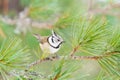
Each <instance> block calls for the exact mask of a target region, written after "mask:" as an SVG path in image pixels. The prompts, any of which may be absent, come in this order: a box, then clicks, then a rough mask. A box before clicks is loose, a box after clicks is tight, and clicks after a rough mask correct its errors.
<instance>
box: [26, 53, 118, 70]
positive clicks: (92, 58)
mask: <svg viewBox="0 0 120 80" xmlns="http://www.w3.org/2000/svg"><path fill="white" fill-rule="evenodd" d="M75 52H76V51H74V53H75ZM72 53H73V51H72ZM74 53H73V54H74ZM117 53H119V54H120V51H113V52H108V53H105V54H103V55H99V56H75V55H69V56H52V57H47V58H45V59H40V60H37V61H35V62H33V63H31V64H30V65H28V69H30V68H31V67H33V66H35V65H37V64H40V63H42V62H46V61H55V60H61V59H63V58H64V59H66V60H69V59H71V60H99V59H102V58H105V57H110V56H111V55H113V54H117Z"/></svg>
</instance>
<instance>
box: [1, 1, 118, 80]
mask: <svg viewBox="0 0 120 80" xmlns="http://www.w3.org/2000/svg"><path fill="white" fill-rule="evenodd" d="M76 18H77V19H76ZM84 18H85V19H87V21H88V23H89V22H92V23H94V19H95V20H97V19H98V22H99V21H101V20H102V21H103V22H105V23H107V25H106V27H108V29H109V30H111V29H110V28H112V29H114V27H115V26H119V25H120V1H119V0H0V46H2V43H3V41H4V40H5V39H8V38H13V39H14V37H17V38H18V39H21V40H22V44H21V45H22V46H27V48H28V49H29V53H30V55H31V59H30V63H32V62H34V61H35V60H38V59H40V56H41V54H42V51H41V49H40V47H39V43H38V41H37V40H36V38H35V37H34V36H33V34H36V33H37V34H40V35H42V36H49V35H51V30H54V31H55V32H56V33H58V34H60V35H61V36H62V37H63V39H64V40H65V41H66V43H65V44H63V45H62V47H61V49H60V50H59V51H58V52H57V54H58V55H68V54H69V53H70V51H71V50H72V48H73V47H74V46H75V45H76V42H74V44H72V43H69V42H70V41H71V40H70V39H69V38H67V37H69V36H71V35H72V34H71V32H72V31H71V29H70V28H71V27H74V26H77V25H82V24H84V22H83V20H84ZM75 20H80V23H76V24H75V23H74V22H75ZM100 24H101V23H100ZM87 25H88V26H89V25H91V24H87ZM94 25H97V24H94ZM94 25H93V26H94ZM75 28H76V29H78V30H79V29H80V28H79V27H75ZM111 32H112V31H111ZM118 32H120V31H118ZM107 37H108V36H107ZM66 38H67V39H66ZM69 40H70V41H69ZM86 46H89V45H85V47H83V48H85V49H86V48H87V47H86ZM93 46H94V45H93ZM95 46H96V45H95ZM97 47H99V46H97ZM88 50H90V49H88ZM119 50H120V48H119ZM90 51H91V52H92V49H91V50H90ZM93 52H95V51H93ZM79 53H80V54H79ZM100 53H101V52H100V51H98V53H97V55H99V54H100ZM76 55H82V56H89V55H90V54H89V53H87V52H77V54H76ZM60 62H61V61H59V60H58V61H53V62H49V61H48V62H43V63H41V64H38V65H36V66H35V67H34V68H33V71H38V72H40V73H42V74H44V75H50V74H52V73H54V71H55V70H54V69H55V67H56V66H58V65H60V64H59V63H60ZM72 65H73V67H72ZM70 66H71V67H70ZM69 67H70V69H69ZM74 68H75V69H74ZM76 68H77V70H76ZM119 68H120V67H119ZM67 69H68V74H70V73H71V72H73V73H71V75H70V76H69V75H68V76H67V78H64V77H63V78H61V79H58V80H119V79H118V78H115V79H114V78H113V77H114V76H113V77H112V76H111V77H110V76H109V75H108V74H107V73H104V69H101V67H100V65H99V64H98V62H97V61H94V60H80V61H71V60H70V61H69V60H68V61H65V66H64V68H63V71H64V70H67ZM72 69H73V71H72ZM66 73H67V72H66ZM53 75H54V74H53ZM53 75H52V76H53ZM69 77H70V78H69ZM0 80H1V79H0ZM11 80H20V79H17V78H12V79H11ZM23 80H24V79H23ZM25 80H26V79H25ZM33 80H44V79H39V78H34V79H33ZM51 80H52V79H51ZM54 80H55V79H54Z"/></svg>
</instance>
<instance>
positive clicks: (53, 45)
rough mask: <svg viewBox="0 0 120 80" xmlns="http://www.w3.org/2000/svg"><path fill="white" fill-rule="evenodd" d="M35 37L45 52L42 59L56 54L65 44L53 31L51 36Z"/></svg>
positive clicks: (36, 35) (35, 35)
mask: <svg viewBox="0 0 120 80" xmlns="http://www.w3.org/2000/svg"><path fill="white" fill-rule="evenodd" d="M34 37H35V38H36V39H37V40H38V42H39V45H40V48H41V50H42V51H43V54H42V57H41V58H42V59H44V58H46V57H48V56H49V55H50V54H55V53H56V52H57V51H58V50H59V49H60V48H61V45H62V43H64V40H63V39H62V37H61V36H60V35H58V34H57V33H56V32H54V31H53V30H52V34H51V35H50V36H41V35H39V34H34Z"/></svg>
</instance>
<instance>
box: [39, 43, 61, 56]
mask: <svg viewBox="0 0 120 80" xmlns="http://www.w3.org/2000/svg"><path fill="white" fill-rule="evenodd" d="M40 47H41V49H42V51H43V52H45V53H50V54H54V53H56V52H57V51H58V50H59V48H57V49H56V48H53V47H51V46H50V45H49V44H48V43H44V44H40Z"/></svg>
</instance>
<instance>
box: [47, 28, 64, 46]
mask: <svg viewBox="0 0 120 80" xmlns="http://www.w3.org/2000/svg"><path fill="white" fill-rule="evenodd" d="M63 42H64V41H63V39H62V38H61V36H59V35H58V34H56V33H55V32H54V31H53V30H52V35H51V36H50V37H48V43H49V44H50V46H52V47H54V48H59V47H60V46H61V44H62V43H63Z"/></svg>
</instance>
